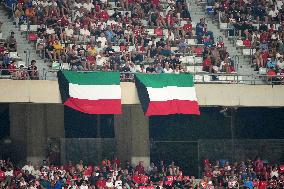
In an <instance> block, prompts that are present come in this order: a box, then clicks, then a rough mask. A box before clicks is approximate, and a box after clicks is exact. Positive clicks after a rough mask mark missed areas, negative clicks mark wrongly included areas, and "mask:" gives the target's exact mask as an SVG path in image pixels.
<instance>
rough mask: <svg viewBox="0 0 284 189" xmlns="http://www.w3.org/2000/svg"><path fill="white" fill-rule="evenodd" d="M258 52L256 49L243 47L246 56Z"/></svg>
mask: <svg viewBox="0 0 284 189" xmlns="http://www.w3.org/2000/svg"><path fill="white" fill-rule="evenodd" d="M255 52H256V49H243V55H244V56H252V55H254V53H255Z"/></svg>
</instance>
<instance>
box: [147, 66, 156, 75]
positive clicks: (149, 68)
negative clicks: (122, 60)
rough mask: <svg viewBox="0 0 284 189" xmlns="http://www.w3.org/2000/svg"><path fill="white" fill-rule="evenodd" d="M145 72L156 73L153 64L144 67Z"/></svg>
mask: <svg viewBox="0 0 284 189" xmlns="http://www.w3.org/2000/svg"><path fill="white" fill-rule="evenodd" d="M146 73H148V74H153V73H156V70H155V68H154V66H153V64H150V65H149V67H147V68H146Z"/></svg>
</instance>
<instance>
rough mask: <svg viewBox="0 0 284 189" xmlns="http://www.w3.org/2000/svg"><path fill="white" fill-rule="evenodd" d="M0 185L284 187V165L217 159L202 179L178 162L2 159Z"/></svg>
mask: <svg viewBox="0 0 284 189" xmlns="http://www.w3.org/2000/svg"><path fill="white" fill-rule="evenodd" d="M0 165H1V170H0V183H1V186H4V187H6V188H7V187H8V188H80V189H88V188H99V189H100V188H101V189H102V188H109V189H111V188H116V189H120V188H138V189H145V188H146V189H152V188H155V189H156V188H159V189H163V188H184V189H186V188H200V189H208V188H229V189H231V188H249V189H253V188H259V189H266V188H279V189H280V188H283V187H284V185H283V184H284V175H283V173H284V167H283V166H284V165H277V164H269V163H267V162H264V161H263V160H261V159H260V158H257V159H256V160H255V161H251V160H248V161H246V162H245V161H241V162H235V163H232V164H230V163H229V162H228V161H227V160H218V161H216V162H215V164H211V163H210V161H209V160H208V159H205V160H204V172H203V176H202V177H201V178H200V179H196V178H195V177H194V176H186V175H184V174H183V170H182V168H180V167H178V166H177V165H176V164H175V162H171V163H170V164H168V165H166V164H165V162H164V161H160V162H158V163H157V164H154V163H153V162H152V163H151V165H150V166H149V167H148V168H145V167H144V166H143V162H140V163H139V164H138V165H137V166H135V167H132V165H131V164H130V163H129V162H128V161H126V162H125V163H124V165H123V166H122V165H121V162H120V160H118V159H117V158H115V159H114V160H112V161H110V160H107V159H106V160H103V161H102V162H101V163H100V164H99V165H97V166H93V165H86V164H85V163H84V162H83V161H82V160H81V161H80V162H78V164H76V165H75V164H73V163H72V162H71V161H70V162H69V163H68V164H66V165H61V166H55V165H51V164H49V163H48V161H45V160H44V162H43V163H42V164H41V165H39V164H37V165H33V164H32V163H31V162H28V163H27V164H26V165H24V166H23V167H17V166H15V165H13V163H12V162H10V161H9V160H7V161H5V160H0Z"/></svg>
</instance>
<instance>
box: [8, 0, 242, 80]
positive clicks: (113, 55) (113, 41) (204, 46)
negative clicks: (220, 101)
mask: <svg viewBox="0 0 284 189" xmlns="http://www.w3.org/2000/svg"><path fill="white" fill-rule="evenodd" d="M9 3H11V2H9ZM7 4H8V3H7V2H6V5H7ZM12 5H13V6H12V9H11V10H12V12H13V17H14V24H15V25H16V27H18V28H19V29H20V32H21V33H22V35H24V36H25V38H26V39H27V41H29V42H30V43H31V44H33V45H34V46H35V48H34V49H35V50H36V51H37V52H38V53H39V55H40V56H41V57H42V58H43V59H44V60H45V63H42V62H41V61H40V60H38V59H37V58H32V59H35V60H37V62H39V63H38V67H39V68H46V70H48V69H49V71H50V72H51V71H54V72H56V70H58V69H71V70H80V71H89V70H103V71H118V70H120V71H121V70H123V68H125V64H126V63H128V64H129V65H130V66H131V67H132V68H135V69H131V71H132V72H133V71H140V70H141V69H142V70H143V69H146V68H147V67H149V65H150V64H153V66H154V67H156V66H157V65H158V63H161V66H162V67H163V68H165V67H167V66H166V65H168V67H169V68H170V69H171V70H172V72H173V73H182V72H191V73H203V74H204V73H236V71H237V70H236V67H237V65H236V61H235V60H234V59H233V58H232V57H233V55H230V54H229V52H228V51H227V48H226V47H225V45H224V43H223V42H222V40H219V39H218V40H217V39H216V36H214V33H213V32H212V31H210V30H209V29H208V26H207V24H206V21H205V19H204V18H201V19H198V20H196V19H195V20H194V21H193V20H192V18H191V13H190V12H193V11H190V10H189V5H190V4H189V3H188V2H187V1H184V0H182V1H151V3H149V2H147V1H141V2H139V1H133V2H130V3H128V2H124V1H120V2H104V1H95V2H94V3H92V2H90V1H82V2H81V1H80V2H79V1H78V2H75V3H71V1H18V2H14V3H12ZM7 7H9V6H7ZM210 29H211V28H210ZM15 32H16V31H15ZM209 60H211V61H209ZM26 64H27V65H28V64H29V61H28V62H27V63H26ZM42 64H43V65H42ZM47 66H48V67H50V68H47ZM126 67H128V66H127V65H126ZM141 67H142V68H141ZM124 71H127V70H124ZM169 72H171V71H169ZM161 73H164V70H161ZM212 78H213V79H214V80H216V78H214V77H211V76H210V77H209V80H208V81H211V80H212Z"/></svg>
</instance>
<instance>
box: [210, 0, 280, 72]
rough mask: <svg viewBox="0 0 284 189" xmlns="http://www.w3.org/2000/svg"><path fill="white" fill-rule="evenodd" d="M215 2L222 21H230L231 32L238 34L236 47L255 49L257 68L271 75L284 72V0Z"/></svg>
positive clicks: (254, 61) (255, 64) (255, 66)
mask: <svg viewBox="0 0 284 189" xmlns="http://www.w3.org/2000/svg"><path fill="white" fill-rule="evenodd" d="M212 5H213V7H214V10H215V15H216V16H217V15H220V20H221V22H222V23H228V29H229V35H230V36H234V35H235V36H237V37H238V40H237V46H242V47H245V48H249V49H255V50H253V51H252V53H253V54H252V55H253V60H252V63H253V64H252V67H254V68H255V71H259V73H260V74H266V73H267V74H268V75H271V76H273V75H282V74H283V73H284V62H283V58H284V57H283V56H284V5H283V0H273V1H257V0H248V1H245V0H241V1H222V0H215V1H213V2H212ZM219 13H221V14H219Z"/></svg>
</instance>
